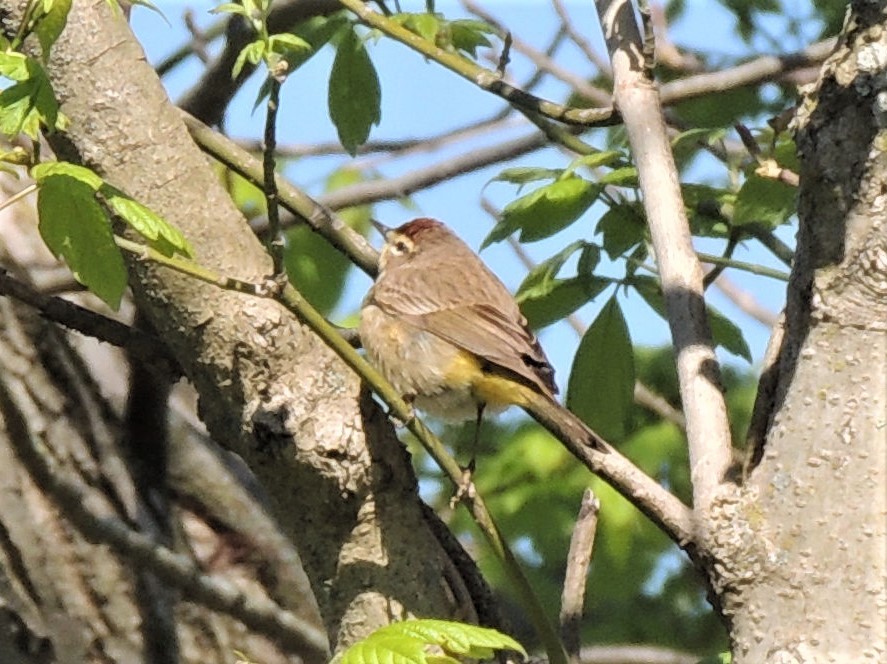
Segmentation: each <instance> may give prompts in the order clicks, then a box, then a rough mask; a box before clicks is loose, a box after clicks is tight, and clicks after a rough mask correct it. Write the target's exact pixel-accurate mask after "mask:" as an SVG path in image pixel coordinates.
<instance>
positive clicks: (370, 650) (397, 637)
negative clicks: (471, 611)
mask: <svg viewBox="0 0 887 664" xmlns="http://www.w3.org/2000/svg"><path fill="white" fill-rule="evenodd" d="M430 646H437V647H438V648H440V649H441V650H442V651H443V655H441V654H437V653H434V652H432V651H431V650H432V649H431V648H430ZM505 649H507V650H515V651H517V652H519V653H522V654H523V655H524V656H526V651H525V650H524V649H523V647H522V646H521V645H520V643H518V642H517V641H515V640H514V639H512V638H511V637H510V636H508V635H506V634H502V633H501V632H498V631H496V630H494V629H489V628H487V627H478V626H476V625H468V624H465V623H457V622H449V621H446V620H407V621H404V622H399V623H392V624H391V625H388V626H386V627H382V628H380V629H377V630H376V631H375V632H373V633H372V634H370V635H369V636H368V637H367V638H365V639H364V640H363V641H360V642H358V643H356V644H354V645H353V646H351V647H350V648H349V649H348V650H346V651H345V652H344V653H343V654H342V657H341V659H340V660H339V664H425V663H429V664H431V663H443V662H448V663H452V664H457V662H458V661H459V660H457V659H455V658H454V657H453V655H461V656H464V657H470V658H473V659H487V658H489V657H490V656H491V655H492V653H493V652H494V651H495V650H505Z"/></svg>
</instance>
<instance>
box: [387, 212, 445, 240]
mask: <svg viewBox="0 0 887 664" xmlns="http://www.w3.org/2000/svg"><path fill="white" fill-rule="evenodd" d="M395 230H396V231H397V232H398V233H400V234H401V235H403V236H405V237H408V238H410V239H411V240H414V241H415V240H416V238H418V237H419V236H421V235H424V234H425V233H429V232H432V231H447V230H448V229H447V227H446V226H444V225H443V224H442V223H441V222H439V221H438V220H437V219H431V218H430V217H419V218H418V219H413V220H412V221H408V222H407V223H405V224H404V225H403V226H401V227H400V228H396V229H395Z"/></svg>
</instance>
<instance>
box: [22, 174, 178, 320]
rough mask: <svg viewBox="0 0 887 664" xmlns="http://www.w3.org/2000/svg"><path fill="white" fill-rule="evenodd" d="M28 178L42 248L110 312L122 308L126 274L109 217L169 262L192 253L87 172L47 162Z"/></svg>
mask: <svg viewBox="0 0 887 664" xmlns="http://www.w3.org/2000/svg"><path fill="white" fill-rule="evenodd" d="M31 176H32V177H33V178H34V180H35V182H36V183H37V186H38V193H37V213H38V216H39V230H40V236H41V237H42V238H43V241H44V242H45V243H46V246H47V247H49V249H50V250H51V251H52V253H53V254H55V255H56V256H58V257H59V258H62V259H64V261H65V262H66V263H67V264H68V266H69V267H70V268H71V271H72V272H73V273H74V276H75V277H76V279H77V280H78V281H79V282H80V283H81V284H83V285H84V286H86V287H87V288H88V289H89V290H90V291H92V292H93V293H95V294H96V295H98V296H99V297H100V298H101V299H102V300H104V301H105V302H106V303H107V304H108V305H109V306H110V307H112V308H115V309H116V308H117V307H118V306H119V305H120V299H121V297H122V296H123V292H124V290H125V289H126V285H127V272H126V266H125V265H124V263H123V257H122V256H121V253H120V249H119V248H118V247H117V245H116V244H115V242H114V234H113V231H112V228H111V219H110V217H109V214H108V213H109V212H110V213H111V214H113V215H114V216H116V217H117V218H119V219H120V220H122V221H123V222H125V223H126V224H128V225H129V226H130V227H131V228H133V230H135V231H136V232H138V233H139V234H140V235H142V236H143V237H144V238H146V239H147V240H148V242H149V244H150V245H151V246H153V247H154V248H155V249H157V250H158V251H160V252H162V253H163V254H165V255H167V256H170V255H172V254H174V253H178V254H182V255H185V256H191V255H192V253H193V252H192V249H191V247H190V245H189V244H188V241H187V240H186V239H185V237H184V236H183V235H182V234H181V233H180V232H179V231H178V230H177V229H175V228H173V227H172V226H171V225H170V224H169V223H167V222H166V221H165V220H164V219H163V218H161V217H160V216H159V215H157V214H155V213H154V212H152V211H151V210H150V209H148V208H147V207H145V206H144V205H142V204H141V203H139V202H138V201H136V200H134V199H132V198H131V197H130V196H128V195H126V194H125V193H124V192H122V191H120V190H119V189H117V188H115V187H113V186H111V185H110V184H108V183H107V182H105V181H104V180H102V178H100V177H99V176H98V175H96V174H95V173H93V172H92V171H91V170H89V169H88V168H84V167H82V166H77V165H75V164H70V163H67V162H50V163H45V164H38V165H36V166H34V167H33V168H32V169H31Z"/></svg>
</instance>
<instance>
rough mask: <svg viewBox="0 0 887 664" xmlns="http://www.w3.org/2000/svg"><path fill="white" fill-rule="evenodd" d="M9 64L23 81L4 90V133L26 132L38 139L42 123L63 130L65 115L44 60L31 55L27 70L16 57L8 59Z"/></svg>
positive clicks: (0, 110)
mask: <svg viewBox="0 0 887 664" xmlns="http://www.w3.org/2000/svg"><path fill="white" fill-rule="evenodd" d="M6 65H7V68H8V69H9V70H10V73H11V74H14V75H16V76H17V77H19V78H18V79H17V80H19V82H18V83H16V84H15V85H12V86H10V87H8V88H6V89H5V90H3V92H0V132H2V133H4V134H6V135H7V136H10V137H12V136H16V135H18V134H19V133H25V134H27V135H28V136H30V137H31V138H32V139H34V140H37V138H38V136H39V133H40V126H41V125H43V126H44V127H46V128H47V129H48V130H49V131H54V130H55V129H62V128H63V127H64V125H65V124H66V122H65V118H64V116H62V115H61V114H60V113H59V105H58V102H57V101H56V98H55V94H54V93H53V91H52V85H51V84H50V82H49V77H48V76H47V75H46V71H45V70H44V69H43V67H42V66H41V65H40V63H39V62H37V61H36V60H34V59H33V58H27V59H26V60H25V65H24V72H22V71H21V67H20V63H18V62H16V61H15V59H14V58H11V59H7V60H6Z"/></svg>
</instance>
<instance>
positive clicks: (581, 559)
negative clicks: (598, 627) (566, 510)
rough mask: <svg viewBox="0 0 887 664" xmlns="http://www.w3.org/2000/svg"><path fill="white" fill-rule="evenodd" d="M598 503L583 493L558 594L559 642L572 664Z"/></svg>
mask: <svg viewBox="0 0 887 664" xmlns="http://www.w3.org/2000/svg"><path fill="white" fill-rule="evenodd" d="M600 509H601V503H600V501H599V500H598V499H597V497H595V495H594V492H593V491H592V490H591V489H586V490H585V492H584V493H583V494H582V503H581V505H580V507H579V516H578V517H576V525H575V526H574V527H573V536H572V537H571V538H570V550H569V552H568V553H567V571H566V573H565V575H564V589H563V591H562V593H561V615H560V622H561V641H563V642H564V648H566V650H567V657H569V658H570V662H571V664H579V662H580V661H581V656H580V645H581V641H580V637H579V627H580V624H581V622H582V608H583V606H584V604H585V581H586V579H587V578H588V565H589V564H590V563H591V555H592V552H593V551H594V535H595V533H596V532H597V517H598V512H600Z"/></svg>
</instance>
